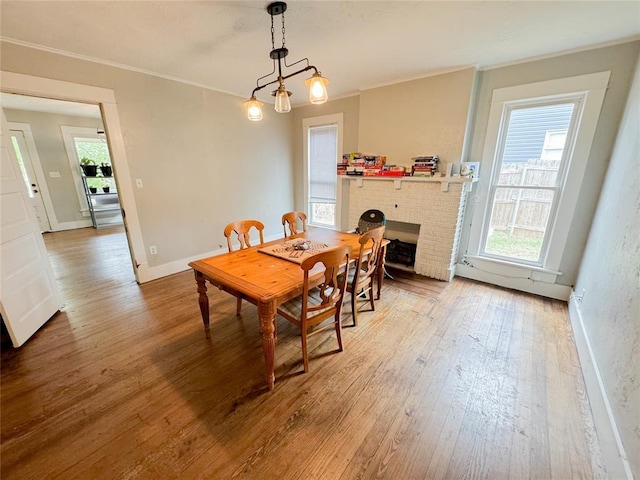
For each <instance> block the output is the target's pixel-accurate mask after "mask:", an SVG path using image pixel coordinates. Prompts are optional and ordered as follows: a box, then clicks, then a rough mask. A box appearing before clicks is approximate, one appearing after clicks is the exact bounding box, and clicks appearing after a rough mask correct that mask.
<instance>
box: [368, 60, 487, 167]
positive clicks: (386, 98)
mask: <svg viewBox="0 0 640 480" xmlns="http://www.w3.org/2000/svg"><path fill="white" fill-rule="evenodd" d="M475 73H476V71H475V69H473V68H468V69H465V70H459V71H457V72H452V73H447V74H443V75H437V76H433V77H427V78H422V79H419V80H413V81H410V82H403V83H398V84H395V85H390V86H387V87H381V88H375V89H371V90H366V91H364V92H362V93H361V95H360V125H359V129H358V132H359V136H358V150H359V151H362V152H364V153H369V154H374V155H386V156H387V163H390V164H397V165H406V166H410V165H411V164H412V161H411V158H412V157H415V156H416V155H432V154H436V155H439V156H440V160H441V161H442V162H443V163H444V162H459V161H460V156H461V153H462V146H463V142H464V137H465V129H466V124H467V118H468V112H469V104H470V102H471V92H472V89H473V82H474V76H475Z"/></svg>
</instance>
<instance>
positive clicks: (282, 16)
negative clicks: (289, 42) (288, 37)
mask: <svg viewBox="0 0 640 480" xmlns="http://www.w3.org/2000/svg"><path fill="white" fill-rule="evenodd" d="M280 17H281V18H282V48H284V12H282V13H281V14H280Z"/></svg>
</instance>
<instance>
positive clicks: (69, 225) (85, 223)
mask: <svg viewBox="0 0 640 480" xmlns="http://www.w3.org/2000/svg"><path fill="white" fill-rule="evenodd" d="M86 227H93V223H91V220H76V221H75V222H62V223H58V225H57V227H56V230H55V231H56V232H61V231H62V230H75V229H76V228H86Z"/></svg>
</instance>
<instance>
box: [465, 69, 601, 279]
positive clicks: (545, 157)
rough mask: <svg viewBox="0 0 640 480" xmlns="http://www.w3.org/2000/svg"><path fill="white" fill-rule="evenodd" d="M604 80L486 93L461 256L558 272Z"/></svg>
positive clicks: (578, 80)
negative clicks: (475, 190)
mask: <svg viewBox="0 0 640 480" xmlns="http://www.w3.org/2000/svg"><path fill="white" fill-rule="evenodd" d="M608 80H609V72H600V73H594V74H588V75H581V76H578V77H570V78H563V79H558V80H550V81H546V82H540V83H535V84H527V85H521V86H516V87H507V88H500V89H496V90H494V92H493V97H492V102H491V109H490V113H489V122H488V125H487V134H486V138H485V145H484V152H483V157H482V164H481V166H482V168H481V173H482V172H484V173H483V174H482V175H481V178H480V183H479V184H478V187H479V188H478V190H479V191H478V193H477V197H476V198H477V200H479V202H477V204H476V207H475V209H474V212H473V220H472V225H471V230H470V236H469V247H468V250H467V254H466V256H467V257H470V258H478V259H483V260H486V261H488V262H491V261H494V260H495V261H497V264H496V268H495V269H490V271H491V272H492V273H501V270H500V268H499V264H504V263H505V262H506V263H507V264H509V265H512V266H517V265H521V266H523V267H525V268H529V271H531V269H535V270H539V271H542V272H545V271H546V272H548V274H553V275H555V274H559V273H560V272H559V267H560V263H561V260H562V256H563V253H564V252H565V249H566V248H567V245H568V244H569V230H570V226H571V222H572V219H573V217H574V214H575V212H576V208H577V207H578V195H579V193H580V189H581V184H582V179H583V177H584V173H585V169H586V163H587V159H588V158H589V153H590V150H591V144H592V142H593V136H594V133H595V129H596V126H597V123H598V118H599V115H600V109H601V107H602V102H603V99H604V94H605V92H606V87H607V84H608ZM483 268H486V269H489V266H488V264H487V263H483ZM511 272H513V271H512V270H511ZM502 274H503V275H504V274H505V273H504V272H502ZM510 275H511V273H510ZM527 275H529V274H526V273H523V276H524V277H525V278H526V276H527ZM551 282H553V280H551Z"/></svg>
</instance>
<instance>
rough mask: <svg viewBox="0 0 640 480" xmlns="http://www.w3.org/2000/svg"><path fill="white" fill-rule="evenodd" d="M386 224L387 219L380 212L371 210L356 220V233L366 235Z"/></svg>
mask: <svg viewBox="0 0 640 480" xmlns="http://www.w3.org/2000/svg"><path fill="white" fill-rule="evenodd" d="M386 224H387V217H386V216H385V214H384V212H382V211H381V210H376V209H371V210H367V211H366V212H364V213H363V214H362V215H360V218H359V219H358V227H357V228H356V233H360V234H362V233H367V232H368V231H369V230H373V229H374V228H378V227H382V226H384V225H386Z"/></svg>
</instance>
